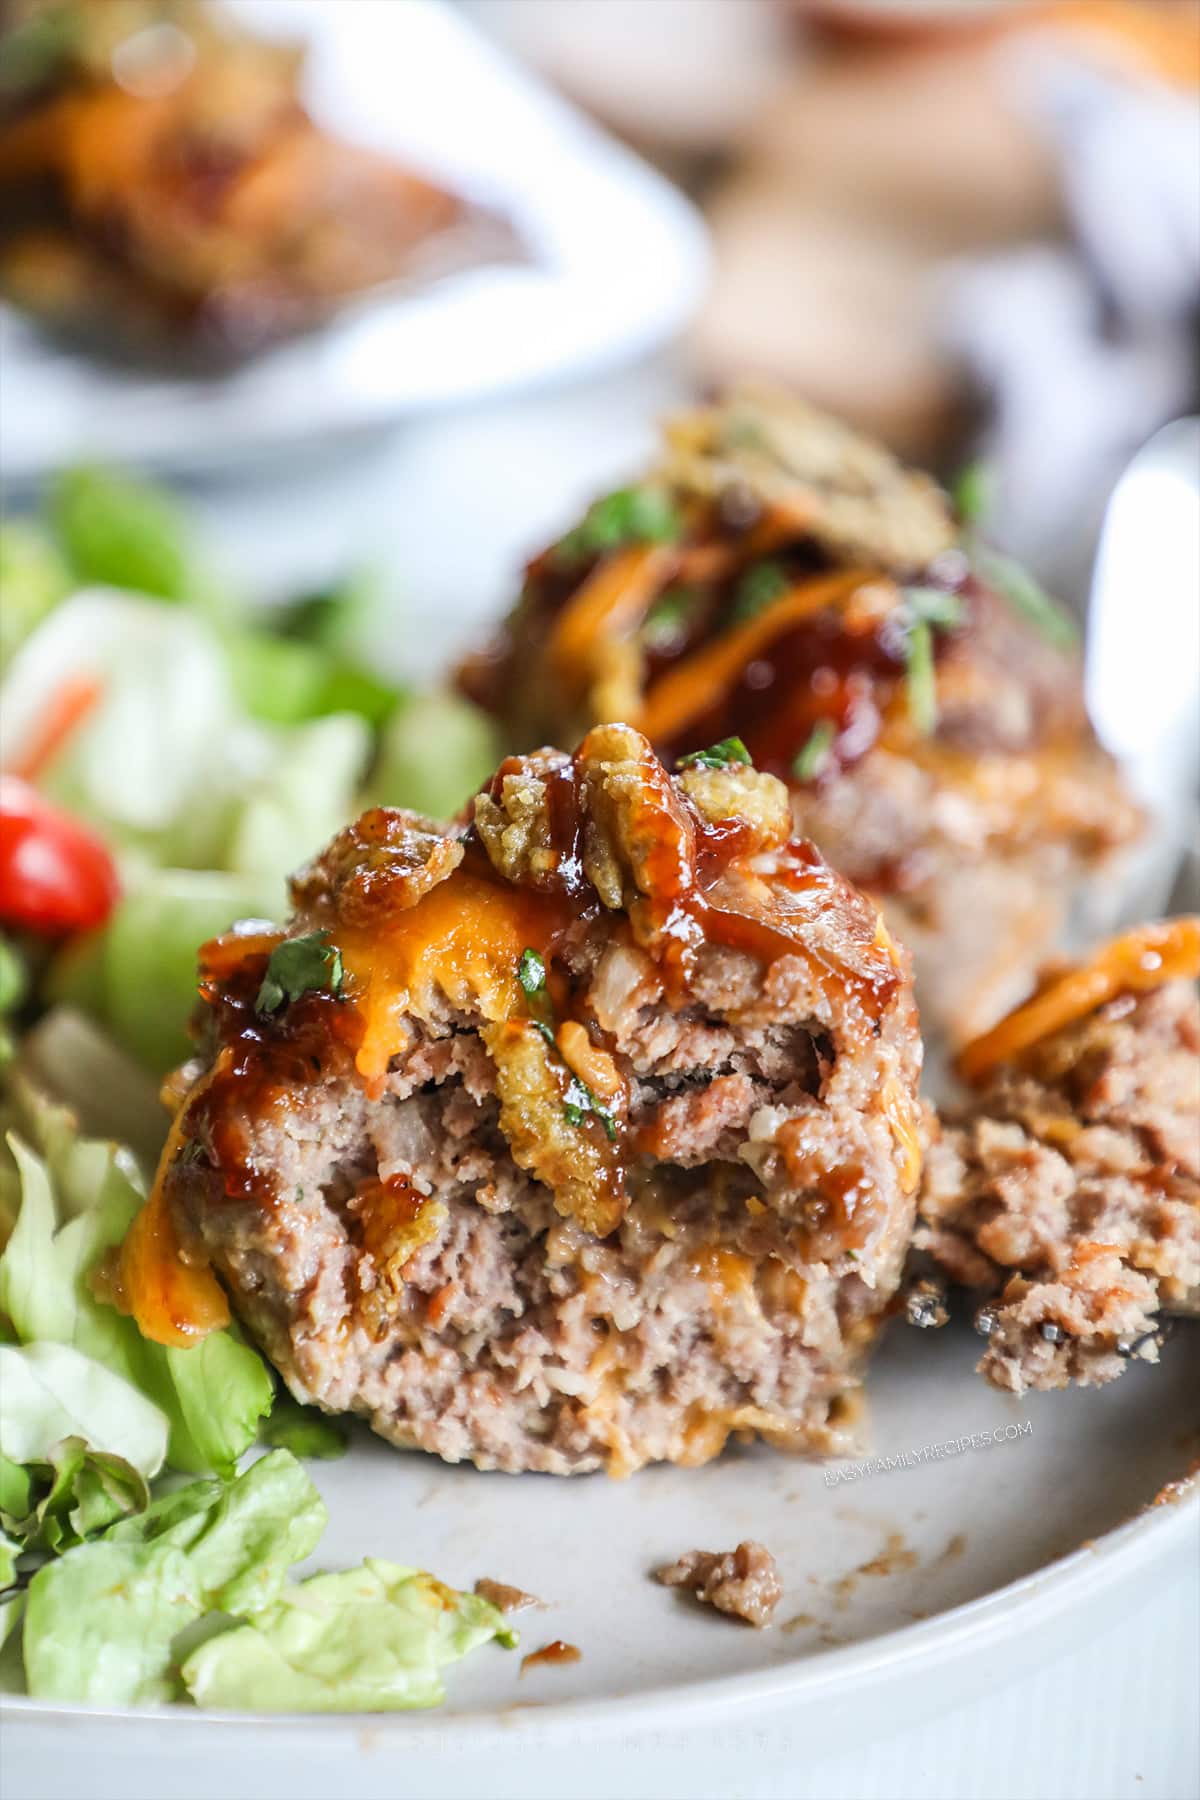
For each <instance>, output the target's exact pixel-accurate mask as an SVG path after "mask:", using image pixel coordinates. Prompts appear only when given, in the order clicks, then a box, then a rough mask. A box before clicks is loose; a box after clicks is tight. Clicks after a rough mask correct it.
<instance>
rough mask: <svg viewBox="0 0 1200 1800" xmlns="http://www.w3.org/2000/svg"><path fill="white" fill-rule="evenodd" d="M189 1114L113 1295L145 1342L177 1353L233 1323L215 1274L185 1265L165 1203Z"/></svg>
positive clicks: (181, 1115) (128, 1239)
mask: <svg viewBox="0 0 1200 1800" xmlns="http://www.w3.org/2000/svg"><path fill="white" fill-rule="evenodd" d="M223 1054H224V1053H223ZM221 1066H222V1058H221V1057H218V1059H217V1061H216V1062H215V1063H214V1064H213V1068H212V1070H211V1071H210V1072H209V1074H208V1075H205V1076H202V1077H201V1080H200V1082H199V1083H198V1084H197V1086H196V1087H194V1088H193V1089H192V1092H191V1094H190V1095H189V1099H195V1098H196V1097H197V1096H198V1094H199V1093H200V1092H201V1090H202V1089H203V1088H204V1087H206V1086H207V1085H208V1083H209V1082H210V1081H211V1079H212V1076H213V1074H214V1073H215V1072H216V1070H217V1069H218V1068H220V1067H221ZM187 1114H188V1108H187V1106H186V1105H184V1106H181V1107H180V1108H179V1111H178V1112H177V1113H176V1115H175V1118H174V1121H173V1122H172V1125H171V1130H170V1132H169V1134H168V1136H167V1141H166V1144H165V1145H164V1146H163V1153H162V1157H161V1158H160V1160H159V1165H158V1174H157V1175H156V1176H155V1180H154V1186H153V1188H152V1189H151V1191H150V1197H149V1199H148V1200H147V1201H146V1204H145V1205H144V1206H143V1207H142V1210H141V1212H139V1213H138V1215H137V1217H136V1218H135V1219H134V1221H133V1223H132V1224H131V1225H130V1227H129V1230H128V1231H127V1232H126V1234H125V1241H124V1243H123V1244H122V1245H121V1251H120V1261H119V1264H118V1280H117V1294H116V1296H115V1297H116V1300H117V1304H118V1305H119V1306H120V1308H121V1311H122V1312H128V1313H130V1314H131V1315H132V1316H133V1319H134V1321H135V1322H136V1324H137V1328H138V1330H139V1331H140V1332H141V1334H142V1336H143V1337H145V1338H149V1339H150V1341H151V1343H154V1344H166V1345H168V1346H169V1347H171V1348H173V1349H187V1348H188V1346H189V1345H191V1344H198V1343H199V1342H200V1340H201V1338H205V1337H207V1336H208V1334H209V1332H211V1331H220V1330H221V1328H222V1327H223V1326H225V1325H228V1323H229V1302H228V1300H226V1298H225V1293H224V1290H223V1289H222V1287H221V1285H220V1283H219V1282H218V1280H217V1278H216V1276H215V1275H214V1274H213V1272H212V1270H211V1269H210V1268H209V1267H208V1266H207V1264H204V1263H186V1262H184V1260H183V1257H182V1255H181V1254H180V1244H179V1237H178V1234H177V1232H176V1230H175V1222H174V1220H173V1219H172V1217H171V1214H170V1210H169V1208H168V1206H167V1202H166V1194H165V1192H164V1182H165V1179H166V1172H167V1170H168V1169H169V1168H170V1167H171V1165H172V1163H173V1162H174V1161H175V1158H176V1156H177V1155H178V1153H179V1149H180V1144H181V1141H182V1138H183V1134H184V1130H185V1121H186V1119H187Z"/></svg>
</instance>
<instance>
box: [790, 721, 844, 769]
mask: <svg viewBox="0 0 1200 1800" xmlns="http://www.w3.org/2000/svg"><path fill="white" fill-rule="evenodd" d="M836 736H837V730H836V728H835V726H834V723H833V720H832V719H819V720H818V721H817V723H816V724H815V725H814V726H813V728H812V731H811V732H810V734H809V738H808V742H807V743H806V744H805V745H804V748H803V749H802V750H799V751H798V752H797V753H796V756H795V758H794V759H793V761H792V774H793V775H794V776H795V777H796V780H797V781H812V780H813V778H814V776H817V775H819V774H820V773H821V770H822V769H823V768H824V766H825V761H826V758H827V757H828V755H829V752H830V751H831V750H832V748H833V740H834V738H835V737H836Z"/></svg>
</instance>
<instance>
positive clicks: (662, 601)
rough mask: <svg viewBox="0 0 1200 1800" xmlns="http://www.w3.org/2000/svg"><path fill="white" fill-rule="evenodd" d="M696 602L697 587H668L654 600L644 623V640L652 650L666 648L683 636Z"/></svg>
mask: <svg viewBox="0 0 1200 1800" xmlns="http://www.w3.org/2000/svg"><path fill="white" fill-rule="evenodd" d="M695 604H696V590H695V588H668V589H667V591H666V593H665V594H662V595H660V597H659V598H658V599H657V600H656V601H655V602H654V605H653V606H652V607H651V608H650V611H649V612H648V613H647V614H646V618H645V622H644V623H643V625H642V642H643V644H645V645H646V647H647V648H648V649H650V650H662V649H666V648H667V647H668V646H669V645H671V644H673V643H674V642H675V640H676V638H678V637H681V636H682V634H683V630H684V628H685V626H686V624H687V619H688V614H689V613H690V612H691V610H692V608H693V607H694V606H695Z"/></svg>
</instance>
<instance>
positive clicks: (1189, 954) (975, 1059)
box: [957, 915, 1200, 1081]
mask: <svg viewBox="0 0 1200 1800" xmlns="http://www.w3.org/2000/svg"><path fill="white" fill-rule="evenodd" d="M1197 976H1200V916H1197V915H1191V916H1188V917H1185V918H1181V919H1167V920H1165V921H1164V922H1163V923H1161V924H1156V925H1141V926H1139V927H1138V928H1137V929H1136V930H1134V931H1127V932H1125V934H1124V935H1123V936H1121V937H1118V938H1113V939H1112V941H1111V942H1110V943H1107V944H1104V945H1103V946H1102V947H1101V948H1100V949H1099V950H1097V952H1096V953H1095V955H1094V956H1092V957H1089V958H1088V960H1087V961H1086V962H1083V963H1079V964H1078V965H1077V966H1076V967H1075V968H1072V969H1068V970H1067V971H1066V972H1065V973H1064V974H1062V975H1059V976H1056V977H1055V979H1054V980H1052V981H1051V982H1050V983H1049V985H1048V986H1047V987H1045V988H1043V989H1042V991H1041V992H1040V993H1038V994H1035V995H1034V997H1033V999H1032V1000H1027V1001H1026V1002H1025V1004H1024V1005H1023V1006H1018V1007H1017V1008H1016V1010H1015V1011H1014V1012H1010V1013H1009V1014H1008V1016H1007V1018H1004V1019H1001V1020H1000V1022H999V1024H998V1025H993V1027H992V1029H991V1030H990V1031H986V1032H984V1034H983V1036H982V1037H978V1038H976V1039H975V1040H974V1041H973V1042H972V1043H970V1044H968V1045H967V1046H966V1048H965V1049H964V1050H963V1051H962V1052H961V1053H960V1055H959V1058H958V1064H957V1066H958V1072H959V1074H960V1075H961V1076H962V1077H963V1079H964V1081H980V1080H982V1078H983V1077H984V1076H986V1075H989V1074H990V1073H991V1071H992V1070H993V1069H994V1068H995V1067H996V1066H997V1064H999V1063H1003V1062H1009V1061H1011V1060H1012V1058H1014V1057H1017V1056H1020V1055H1021V1054H1022V1053H1023V1052H1024V1051H1026V1050H1029V1049H1031V1048H1032V1046H1033V1045H1034V1044H1038V1043H1040V1042H1041V1041H1042V1039H1043V1038H1046V1037H1049V1036H1050V1035H1051V1033H1053V1032H1056V1031H1061V1030H1062V1029H1063V1028H1064V1026H1067V1025H1071V1024H1073V1023H1074V1022H1075V1020H1077V1019H1082V1018H1084V1017H1086V1015H1087V1014H1088V1013H1090V1012H1094V1011H1095V1010H1096V1008H1097V1007H1098V1006H1103V1005H1105V1004H1106V1003H1107V1002H1108V1001H1109V1000H1115V999H1116V997H1117V996H1118V994H1124V993H1141V992H1145V991H1146V990H1148V989H1150V988H1155V987H1160V986H1161V985H1162V983H1163V982H1165V981H1194V980H1195V979H1196V977H1197Z"/></svg>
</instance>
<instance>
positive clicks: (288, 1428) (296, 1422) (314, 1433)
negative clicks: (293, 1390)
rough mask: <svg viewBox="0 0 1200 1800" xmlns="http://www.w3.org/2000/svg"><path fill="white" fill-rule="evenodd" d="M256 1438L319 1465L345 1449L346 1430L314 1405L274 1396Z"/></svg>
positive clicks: (285, 1395)
mask: <svg viewBox="0 0 1200 1800" xmlns="http://www.w3.org/2000/svg"><path fill="white" fill-rule="evenodd" d="M258 1435H259V1438H260V1440H261V1441H262V1443H264V1444H273V1445H275V1446H276V1447H277V1448H278V1449H280V1450H290V1451H291V1453H292V1455H293V1456H304V1457H308V1458H310V1459H312V1460H314V1461H319V1462H333V1461H334V1460H335V1459H336V1458H337V1457H339V1456H345V1454H346V1450H347V1442H346V1432H345V1428H344V1427H343V1425H342V1424H341V1422H340V1421H339V1420H337V1419H331V1418H330V1417H329V1415H328V1414H327V1413H323V1412H320V1411H319V1410H318V1409H317V1407H315V1406H301V1405H300V1403H299V1401H297V1400H293V1399H292V1396H291V1395H290V1394H289V1393H287V1392H283V1393H279V1394H277V1395H276V1396H275V1404H274V1406H273V1407H272V1408H271V1411H270V1414H269V1415H268V1417H267V1418H266V1419H264V1421H263V1423H262V1425H261V1427H260V1428H259V1433H258Z"/></svg>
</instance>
